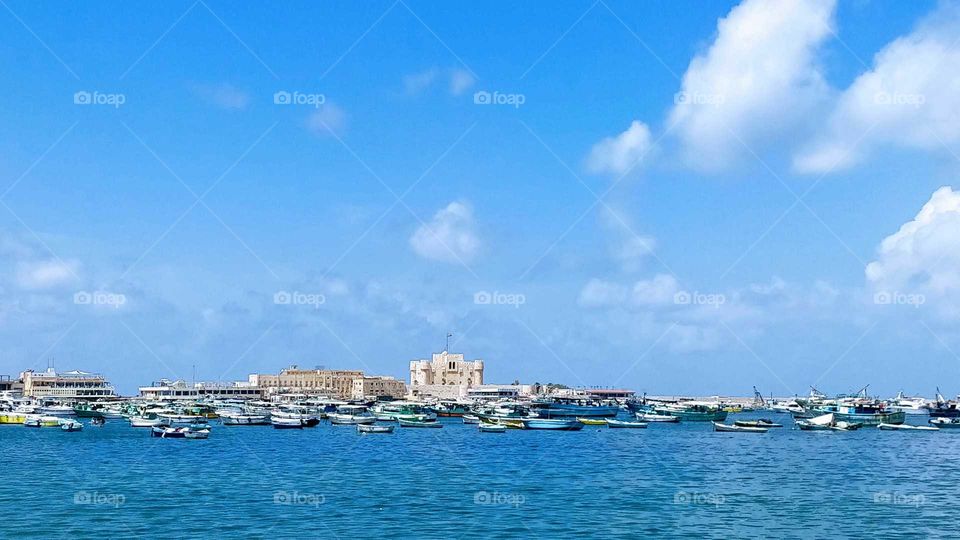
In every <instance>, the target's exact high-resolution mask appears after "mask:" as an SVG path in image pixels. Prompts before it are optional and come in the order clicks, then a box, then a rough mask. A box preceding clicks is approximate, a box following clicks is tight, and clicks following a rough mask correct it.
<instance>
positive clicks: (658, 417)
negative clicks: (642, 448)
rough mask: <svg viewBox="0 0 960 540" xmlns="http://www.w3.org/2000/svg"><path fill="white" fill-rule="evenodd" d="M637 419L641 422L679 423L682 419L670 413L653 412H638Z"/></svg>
mask: <svg viewBox="0 0 960 540" xmlns="http://www.w3.org/2000/svg"><path fill="white" fill-rule="evenodd" d="M636 416H637V420H640V421H641V422H668V423H673V424H675V423H677V422H679V421H680V417H679V416H673V415H670V414H657V413H652V412H638V413H637V414H636Z"/></svg>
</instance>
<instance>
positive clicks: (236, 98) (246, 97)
mask: <svg viewBox="0 0 960 540" xmlns="http://www.w3.org/2000/svg"><path fill="white" fill-rule="evenodd" d="M193 89H194V92H196V93H197V95H199V96H200V97H201V98H202V99H203V100H204V101H206V102H208V103H210V104H213V105H216V106H217V107H220V108H221V109H232V110H241V109H246V108H247V106H249V105H250V94H248V93H247V92H244V91H243V90H240V89H238V88H236V87H234V86H233V85H231V84H229V83H219V84H198V85H195V86H194V87H193Z"/></svg>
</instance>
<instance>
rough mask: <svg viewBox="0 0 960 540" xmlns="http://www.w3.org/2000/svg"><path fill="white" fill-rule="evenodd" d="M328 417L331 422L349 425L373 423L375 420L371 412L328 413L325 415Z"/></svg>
mask: <svg viewBox="0 0 960 540" xmlns="http://www.w3.org/2000/svg"><path fill="white" fill-rule="evenodd" d="M327 417H328V418H329V419H330V423H331V424H339V425H351V426H355V425H357V424H373V423H375V422H376V421H377V417H376V416H373V415H372V414H340V413H330V414H329V415H327Z"/></svg>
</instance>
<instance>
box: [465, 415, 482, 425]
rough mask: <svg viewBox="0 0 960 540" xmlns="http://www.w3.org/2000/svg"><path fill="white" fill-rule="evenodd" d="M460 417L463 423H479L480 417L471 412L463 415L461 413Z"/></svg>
mask: <svg viewBox="0 0 960 540" xmlns="http://www.w3.org/2000/svg"><path fill="white" fill-rule="evenodd" d="M461 418H463V423H464V424H479V423H480V417H479V416H475V415H472V414H465V415H463V416H462V417H461Z"/></svg>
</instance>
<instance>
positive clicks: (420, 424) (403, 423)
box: [397, 418, 443, 428]
mask: <svg viewBox="0 0 960 540" xmlns="http://www.w3.org/2000/svg"><path fill="white" fill-rule="evenodd" d="M397 422H399V423H400V427H409V428H442V427H443V424H441V423H440V422H437V421H436V420H433V421H422V420H404V419H403V418H400V419H398V420H397Z"/></svg>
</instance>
